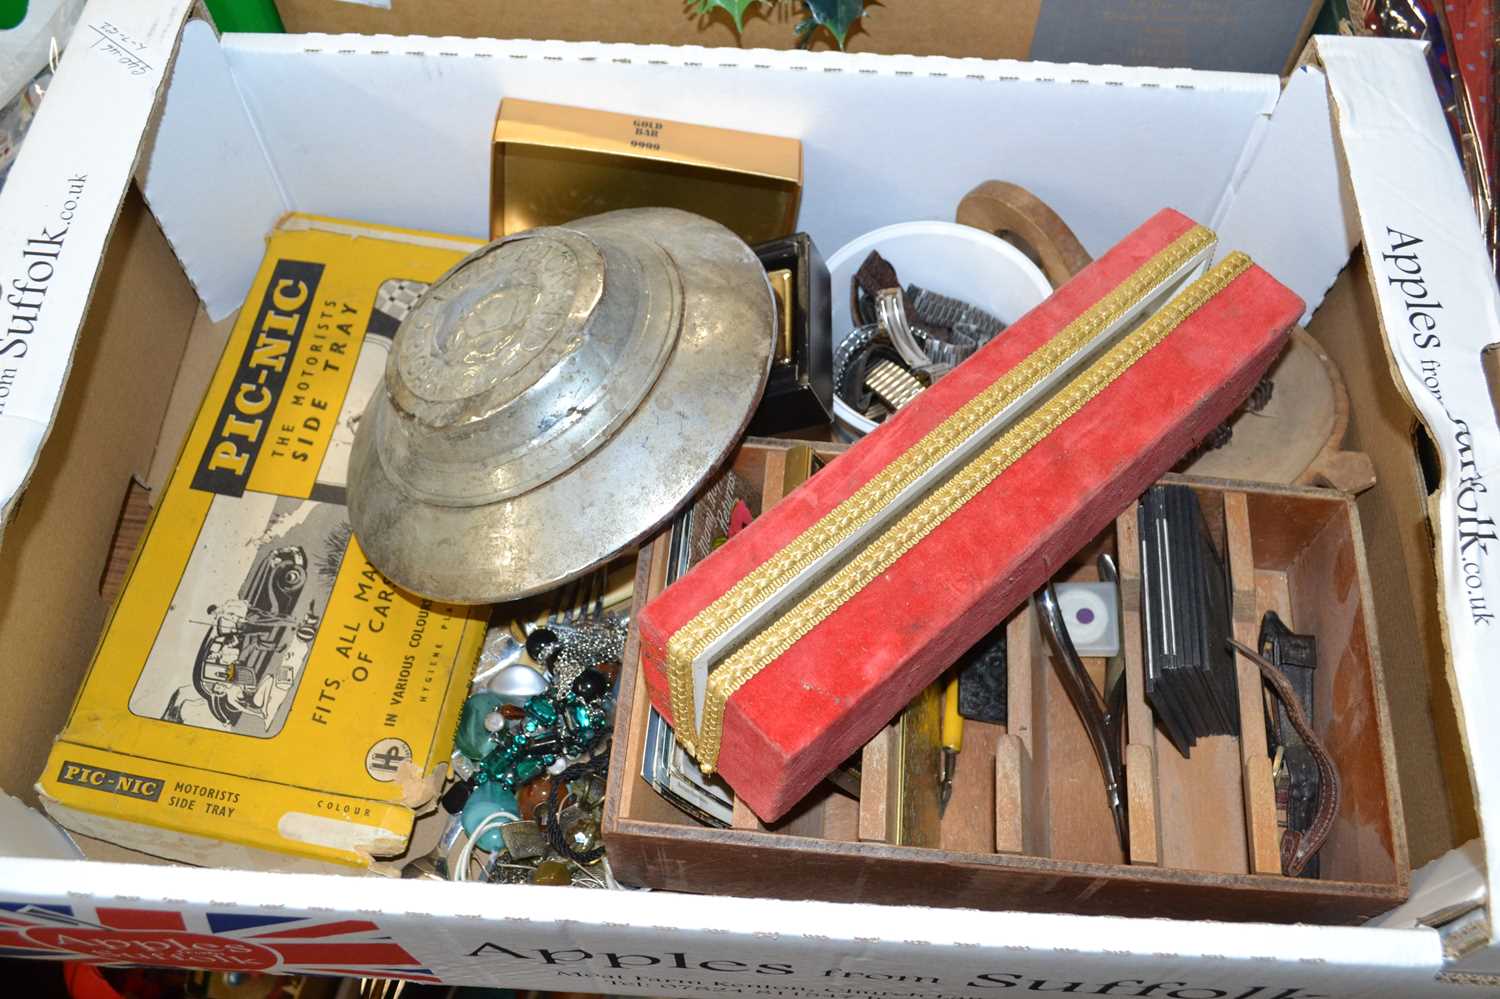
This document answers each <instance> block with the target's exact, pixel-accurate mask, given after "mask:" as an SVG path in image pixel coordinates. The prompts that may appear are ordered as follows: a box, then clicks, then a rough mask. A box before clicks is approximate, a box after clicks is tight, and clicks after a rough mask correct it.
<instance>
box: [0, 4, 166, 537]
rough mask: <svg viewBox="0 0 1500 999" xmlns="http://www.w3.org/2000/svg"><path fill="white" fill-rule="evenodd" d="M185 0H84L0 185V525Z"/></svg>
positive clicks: (40, 431) (38, 427) (24, 467)
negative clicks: (138, 0)
mask: <svg viewBox="0 0 1500 999" xmlns="http://www.w3.org/2000/svg"><path fill="white" fill-rule="evenodd" d="M190 6H191V4H190V2H189V0H172V2H170V3H156V4H150V5H144V6H143V5H140V4H135V3H131V2H130V0H93V2H92V3H90V4H89V6H88V7H87V8H86V9H85V10H84V13H83V16H82V18H81V19H80V20H79V22H78V25H77V27H76V28H75V29H74V31H73V37H72V39H71V40H70V41H69V42H68V46H67V51H66V54H65V55H64V56H63V60H62V63H61V64H60V65H59V67H58V73H57V75H56V76H55V77H54V78H53V81H52V84H51V85H50V86H49V87H48V91H47V97H46V99H45V100H43V101H42V105H41V108H40V109H39V110H38V112H37V116H36V119H35V120H34V121H33V122H32V124H31V130H30V131H29V132H28V133H27V136H26V142H25V144H24V145H23V146H22V147H21V155H20V156H19V157H17V159H16V162H15V164H14V165H13V166H12V167H11V172H10V175H9V177H8V178H7V179H6V183H5V186H4V188H3V189H0V286H3V288H4V292H3V295H0V299H3V302H4V304H3V306H0V319H3V321H4V323H5V325H4V326H3V327H0V529H3V527H4V525H5V523H6V522H7V521H8V520H9V519H10V514H11V510H12V508H13V507H14V505H15V503H16V501H17V499H18V498H19V497H20V495H21V491H22V489H23V488H24V487H25V484H26V480H27V478H28V477H29V476H30V475H31V469H32V467H33V465H34V464H35V462H36V456H37V453H38V452H40V451H41V448H42V443H43V442H44V441H45V440H46V439H47V434H48V432H49V431H50V430H51V428H52V420H53V418H54V416H55V415H56V413H57V404H58V400H59V399H60V398H61V396H62V387H63V383H64V381H65V380H66V379H67V375H68V368H69V366H70V365H71V364H72V360H73V347H74V344H75V342H76V340H77V337H78V329H79V326H80V324H81V323H82V322H83V314H84V310H85V309H86V308H87V306H88V301H89V295H90V294H91V293H92V291H93V287H94V280H95V278H96V277H97V276H98V273H99V263H100V261H101V260H102V259H103V254H104V244H105V242H106V240H108V238H109V232H110V229H111V228H113V226H114V223H115V215H116V213H117V212H118V211H119V208H120V200H121V199H122V198H123V197H124V196H125V185H126V184H128V183H129V182H130V177H131V173H132V171H133V170H134V166H135V160H136V155H137V153H138V151H139V150H140V148H141V144H142V142H143V141H144V140H145V136H146V130H147V123H148V122H149V121H150V118H151V114H152V111H153V109H154V108H155V107H156V103H157V100H158V98H159V97H160V91H161V88H162V86H163V84H164V83H165V81H166V79H167V73H168V70H169V69H170V67H171V64H172V57H173V54H174V53H175V52H176V50H177V39H178V35H179V32H180V30H181V27H182V20H183V18H184V17H185V16H187V11H188V9H189V7H190Z"/></svg>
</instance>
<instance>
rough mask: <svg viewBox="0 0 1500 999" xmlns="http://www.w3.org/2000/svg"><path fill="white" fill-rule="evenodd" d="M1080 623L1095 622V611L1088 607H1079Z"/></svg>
mask: <svg viewBox="0 0 1500 999" xmlns="http://www.w3.org/2000/svg"><path fill="white" fill-rule="evenodd" d="M1078 623H1079V624H1093V623H1094V612H1093V611H1092V610H1090V609H1089V608H1087V607H1080V608H1078Z"/></svg>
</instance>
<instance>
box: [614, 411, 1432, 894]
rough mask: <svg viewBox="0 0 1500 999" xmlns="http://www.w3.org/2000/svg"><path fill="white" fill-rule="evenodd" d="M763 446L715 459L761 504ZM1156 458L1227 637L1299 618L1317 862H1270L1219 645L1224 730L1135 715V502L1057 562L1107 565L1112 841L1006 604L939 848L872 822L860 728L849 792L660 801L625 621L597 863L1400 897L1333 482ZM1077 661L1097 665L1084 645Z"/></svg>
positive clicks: (713, 886) (655, 883)
mask: <svg viewBox="0 0 1500 999" xmlns="http://www.w3.org/2000/svg"><path fill="white" fill-rule="evenodd" d="M784 447H785V445H781V444H778V443H775V442H770V441H764V442H753V443H747V444H746V446H745V447H744V448H742V449H741V451H740V452H739V454H738V456H737V457H736V460H735V469H736V471H737V472H739V473H740V474H742V475H746V476H748V477H750V478H751V479H752V481H761V482H763V483H765V486H766V488H765V491H764V493H763V498H764V508H769V507H770V505H772V504H773V503H775V502H776V501H777V500H779V499H780V498H781V495H780V489H781V480H782V470H783V468H784V464H785V453H784ZM832 456H833V453H832V452H830V454H829V455H828V457H830V458H831V457H832ZM1172 479H1173V481H1178V482H1182V483H1185V484H1188V485H1190V486H1192V488H1193V489H1194V490H1195V491H1196V492H1197V493H1198V496H1199V499H1200V502H1201V504H1202V506H1203V510H1204V514H1205V517H1206V519H1207V521H1208V523H1209V527H1210V532H1211V533H1212V534H1213V535H1214V537H1215V541H1216V543H1217V544H1218V545H1219V547H1220V550H1221V551H1222V552H1225V553H1227V556H1228V560H1229V564H1230V575H1231V582H1232V586H1233V593H1234V620H1235V633H1236V636H1237V637H1238V638H1240V640H1241V641H1245V642H1247V643H1249V644H1252V645H1253V644H1254V642H1255V639H1256V634H1257V632H1258V629H1259V622H1260V618H1261V615H1262V614H1263V613H1264V611H1265V610H1267V609H1271V608H1274V609H1276V610H1277V611H1278V613H1280V614H1281V616H1282V619H1283V620H1284V621H1286V622H1287V624H1288V625H1290V626H1291V627H1292V628H1293V629H1294V630H1297V631H1304V632H1312V633H1313V634H1315V635H1316V636H1317V639H1318V650H1319V669H1318V681H1317V682H1318V688H1317V691H1316V695H1315V696H1316V701H1317V704H1318V705H1319V708H1318V711H1317V718H1316V720H1315V721H1316V725H1317V728H1318V730H1319V734H1320V735H1321V736H1322V737H1323V739H1324V740H1325V742H1326V743H1327V745H1328V747H1329V750H1330V752H1331V753H1332V755H1333V756H1334V759H1335V762H1336V763H1337V764H1338V767H1339V770H1340V774H1341V775H1342V780H1343V786H1344V796H1343V800H1342V802H1341V804H1340V809H1339V816H1338V821H1337V823H1336V824H1335V827H1334V830H1333V833H1332V835H1331V836H1330V838H1329V840H1328V843H1327V844H1326V845H1325V846H1324V848H1323V850H1322V853H1321V855H1320V856H1321V863H1322V874H1323V878H1322V879H1320V880H1312V879H1298V878H1287V877H1283V876H1282V875H1281V873H1280V861H1279V854H1278V845H1279V831H1278V829H1277V826H1276V812H1275V801H1274V794H1273V791H1272V785H1271V762H1270V759H1269V758H1268V756H1267V754H1266V746H1265V722H1264V715H1263V710H1264V699H1263V697H1262V695H1261V689H1260V681H1259V678H1258V675H1257V673H1256V670H1255V667H1254V666H1253V665H1251V664H1249V663H1248V662H1245V661H1243V660H1242V661H1241V663H1240V668H1241V675H1240V689H1241V697H1240V707H1241V731H1242V733H1243V737H1242V738H1240V739H1236V738H1233V737H1228V736H1221V737H1216V738H1213V739H1208V740H1203V741H1200V742H1199V744H1198V746H1197V747H1196V748H1195V749H1194V751H1193V754H1192V757H1191V758H1190V759H1184V758H1183V757H1182V756H1180V755H1179V754H1178V753H1177V751H1176V750H1175V749H1173V748H1172V746H1171V744H1170V743H1169V742H1167V740H1166V739H1165V737H1164V736H1163V735H1162V734H1161V733H1160V732H1158V731H1157V730H1156V727H1155V724H1154V722H1153V719H1152V717H1151V714H1150V710H1149V708H1148V707H1147V705H1146V703H1145V692H1144V677H1143V670H1144V665H1143V662H1142V653H1141V639H1140V635H1141V632H1140V627H1141V624H1140V595H1139V594H1140V586H1139V579H1140V556H1139V548H1138V544H1137V539H1136V529H1135V523H1136V519H1135V518H1136V511H1135V506H1134V505H1132V506H1131V508H1130V509H1128V510H1126V511H1125V512H1124V513H1122V514H1121V516H1120V517H1119V518H1118V520H1117V521H1116V523H1115V526H1114V528H1113V529H1111V530H1109V531H1106V532H1105V533H1104V534H1102V535H1101V536H1100V537H1099V538H1097V539H1096V540H1095V541H1094V543H1093V544H1092V545H1090V546H1089V547H1088V548H1087V549H1085V550H1084V551H1082V552H1080V553H1079V554H1078V555H1077V556H1076V557H1075V558H1074V559H1073V560H1072V561H1071V562H1070V563H1069V564H1068V565H1067V566H1066V567H1064V569H1063V571H1062V572H1061V573H1060V577H1061V578H1071V579H1089V578H1096V574H1095V570H1094V559H1095V556H1096V555H1097V554H1098V553H1100V552H1109V553H1111V554H1114V555H1115V556H1116V557H1117V559H1118V562H1119V566H1120V574H1121V581H1122V590H1123V594H1124V598H1123V600H1122V603H1123V615H1122V616H1123V624H1124V642H1125V652H1126V670H1127V674H1126V675H1127V682H1128V694H1127V719H1126V724H1127V732H1128V736H1127V743H1128V745H1127V757H1126V762H1127V770H1126V783H1127V789H1128V792H1129V797H1130V816H1131V820H1130V841H1131V850H1130V856H1129V857H1128V858H1126V857H1124V856H1122V855H1121V850H1120V846H1119V843H1118V840H1117V839H1116V837H1115V833H1114V827H1113V823H1112V821H1111V819H1110V815H1109V811H1108V808H1107V806H1106V803H1105V798H1104V794H1103V787H1102V784H1101V781H1100V776H1099V771H1098V767H1097V764H1096V763H1095V761H1094V757H1093V754H1092V752H1091V751H1090V749H1089V745H1088V743H1087V741H1086V739H1085V736H1084V732H1083V727H1082V724H1081V722H1080V721H1079V719H1078V716H1077V715H1076V713H1075V712H1074V710H1073V708H1072V706H1071V704H1070V703H1069V702H1068V700H1067V697H1066V695H1065V693H1064V691H1063V688H1062V687H1061V685H1060V684H1059V682H1058V680H1057V677H1056V673H1055V671H1054V670H1053V669H1052V667H1051V664H1050V662H1049V660H1048V658H1047V653H1046V651H1045V649H1044V647H1043V645H1042V643H1041V641H1040V637H1039V635H1038V633H1037V629H1036V623H1035V621H1034V619H1033V617H1032V614H1031V611H1030V609H1029V608H1022V609H1021V610H1019V611H1017V612H1016V613H1015V614H1014V615H1012V617H1011V618H1010V619H1009V621H1008V623H1007V628H1008V638H1009V648H1010V651H1009V691H1008V694H1009V719H1008V720H1009V724H1008V725H1007V726H999V725H986V724H982V723H978V722H969V723H967V724H966V725H965V734H964V749H963V752H962V753H961V754H960V757H959V763H958V768H957V771H956V775H955V782H954V791H953V798H952V800H951V802H950V803H949V806H948V808H947V810H946V812H945V813H944V815H943V818H942V825H941V847H940V848H937V849H931V848H922V847H912V846H893V845H890V844H888V843H886V842H882V840H883V839H884V838H885V829H886V822H885V819H886V812H887V809H888V807H889V805H890V803H889V802H888V801H887V800H886V787H887V782H886V781H885V780H884V779H881V777H880V775H881V774H882V773H883V772H884V765H885V763H886V761H887V754H886V752H885V750H884V747H883V740H882V738H881V737H877V738H876V739H875V740H873V741H872V742H871V744H870V746H869V747H867V748H866V750H865V754H864V761H863V770H864V779H863V782H862V791H861V797H860V799H859V800H858V801H856V800H855V799H853V798H850V797H848V796H846V795H843V794H840V793H838V792H836V791H834V790H833V789H832V788H830V787H828V786H827V785H824V786H823V787H821V788H820V789H819V790H818V791H815V792H814V793H813V794H812V795H809V796H808V798H807V799H806V800H805V801H804V802H803V803H802V805H801V806H799V807H798V808H797V809H795V810H794V811H793V812H792V813H791V814H790V815H788V816H787V817H785V818H784V819H782V820H781V821H779V822H777V823H775V824H774V825H773V826H770V827H767V826H765V825H763V824H762V823H761V822H760V821H759V820H757V819H756V817H755V816H754V815H753V814H751V812H750V811H749V809H747V808H745V807H744V806H743V805H737V807H736V808H735V812H734V823H733V827H732V828H729V829H711V828H705V827H703V826H701V825H699V824H697V823H696V822H695V821H694V820H693V819H691V818H689V817H688V816H687V815H685V814H684V813H682V812H680V811H678V810H677V809H676V808H675V807H673V806H672V805H671V804H669V803H668V802H666V801H665V800H663V799H662V798H661V797H660V796H659V795H657V793H656V792H655V790H654V789H652V788H651V787H650V786H649V785H647V784H646V783H645V781H643V780H642V779H641V775H640V774H641V759H642V751H643V741H644V736H645V728H646V716H647V712H648V710H649V699H648V698H647V696H646V689H645V683H644V680H643V679H642V677H641V676H640V666H639V660H638V657H637V653H636V648H635V644H634V637H633V636H632V640H631V644H630V645H628V646H627V648H626V661H625V669H624V675H623V677H622V681H621V690H620V707H619V713H618V717H617V720H616V731H615V735H614V743H613V758H612V760H611V766H610V774H609V790H608V797H607V800H606V804H605V820H604V836H605V841H606V844H607V846H608V849H609V858H610V864H611V867H612V868H613V871H614V874H615V876H616V877H617V878H618V879H619V880H621V881H622V882H624V883H626V884H639V885H645V886H649V887H652V888H657V889H667V890H672V891H684V892H697V893H713V894H723V895H741V896H766V897H773V898H788V899H822V900H829V901H846V902H875V903H883V904H894V905H902V904H905V905H930V906H942V907H967V908H980V909H990V910H1005V909H1016V910H1027V911H1038V912H1075V913H1084V914H1113V915H1131V916H1162V917H1174V918H1186V919H1220V920H1233V921H1249V920H1256V921H1266V920H1268V921H1284V922H1307V923H1357V922H1360V921H1362V920H1364V919H1366V918H1369V917H1370V916H1373V915H1376V914H1378V913H1381V912H1384V911H1387V910H1389V909H1390V908H1391V907H1393V906H1394V905H1396V904H1398V903H1399V902H1401V901H1402V900H1404V899H1405V897H1406V894H1407V890H1408V881H1409V866H1408V860H1407V852H1406V842H1405V833H1404V829H1405V826H1404V823H1403V820H1402V815H1401V804H1400V795H1399V791H1398V789H1397V785H1396V779H1395V774H1396V770H1395V757H1394V752H1393V749H1392V746H1391V742H1390V722H1389V719H1388V718H1387V714H1386V701H1385V692H1384V685H1383V680H1382V676H1381V668H1380V658H1379V653H1378V651H1377V649H1376V646H1375V640H1374V633H1375V632H1374V626H1373V624H1374V622H1373V620H1372V617H1371V608H1372V606H1373V604H1372V601H1371V597H1370V592H1369V581H1368V578H1367V573H1366V568H1365V561H1364V553H1363V549H1362V545H1361V540H1360V539H1361V535H1360V532H1359V524H1358V514H1357V512H1356V510H1355V507H1354V504H1353V501H1352V500H1351V499H1350V498H1348V497H1347V496H1345V495H1343V494H1340V493H1337V492H1333V491H1331V490H1315V489H1305V488H1298V487H1283V486H1266V485H1251V484H1245V483H1233V482H1228V481H1224V480H1215V479H1200V478H1191V477H1172ZM666 554H667V538H666V537H665V535H664V536H662V537H660V538H658V539H657V540H656V541H654V542H653V543H651V544H650V545H648V546H646V547H645V548H643V549H642V553H641V559H640V563H639V566H638V569H637V581H636V595H635V607H636V608H637V609H638V608H639V607H640V606H641V605H642V604H643V603H644V602H645V601H646V600H648V599H650V598H651V597H652V596H654V595H655V594H656V593H658V592H660V590H661V589H662V587H663V585H664V582H665V575H666ZM1086 664H1087V665H1088V666H1089V667H1090V669H1091V671H1092V672H1094V673H1095V674H1096V681H1097V680H1100V679H1102V675H1103V670H1104V661H1103V660H1102V659H1099V660H1086Z"/></svg>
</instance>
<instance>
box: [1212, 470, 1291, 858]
mask: <svg viewBox="0 0 1500 999" xmlns="http://www.w3.org/2000/svg"><path fill="white" fill-rule="evenodd" d="M1224 535H1225V547H1226V548H1227V549H1228V553H1229V580H1230V587H1231V590H1232V595H1233V600H1234V604H1233V606H1234V611H1233V614H1234V637H1235V638H1236V639H1238V640H1239V641H1240V642H1242V643H1244V644H1245V645H1248V646H1250V647H1251V648H1252V649H1253V648H1255V647H1256V643H1257V642H1258V641H1259V633H1260V618H1261V611H1260V608H1259V607H1258V606H1257V601H1256V596H1255V593H1256V586H1255V553H1254V549H1253V547H1252V545H1251V541H1250V512H1249V507H1248V505H1247V504H1246V501H1245V494H1244V493H1240V492H1226V493H1225V494H1224ZM1235 670H1236V674H1237V678H1238V680H1239V694H1240V759H1241V761H1242V763H1243V766H1244V795H1245V832H1246V836H1247V839H1248V843H1247V844H1246V845H1247V847H1248V850H1249V864H1250V873H1252V874H1280V873H1281V833H1280V830H1278V829H1277V827H1276V788H1275V785H1274V784H1273V783H1272V777H1271V759H1270V756H1269V755H1268V754H1267V752H1266V710H1265V696H1264V695H1263V694H1262V693H1261V678H1260V668H1259V667H1257V666H1256V665H1255V663H1253V662H1251V661H1250V660H1249V659H1246V658H1245V657H1244V656H1241V655H1236V656H1235Z"/></svg>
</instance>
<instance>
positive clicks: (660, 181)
mask: <svg viewBox="0 0 1500 999" xmlns="http://www.w3.org/2000/svg"><path fill="white" fill-rule="evenodd" d="M493 155H494V160H493V163H492V171H491V175H490V176H491V191H490V238H491V239H498V238H499V237H501V236H505V235H509V234H511V233H516V232H521V231H523V230H526V229H531V228H535V227H536V226H543V225H562V224H565V223H567V222H571V221H573V220H574V219H578V218H583V217H585V216H588V215H597V214H599V213H600V212H608V211H614V210H615V209H619V208H643V207H655V206H665V207H669V208H681V209H684V210H686V211H690V212H696V213H697V214H699V215H704V216H707V217H708V218H711V219H714V220H715V221H717V222H720V223H722V224H723V225H725V226H727V227H728V228H729V229H730V230H732V231H733V232H735V233H736V234H737V235H738V236H739V237H740V238H741V239H743V240H745V242H747V243H751V244H755V243H762V242H766V241H768V240H772V239H778V238H780V237H783V236H788V235H790V234H791V233H792V232H793V231H794V230H795V229H796V223H797V207H798V203H799V201H800V200H801V194H802V144H801V143H800V142H799V141H797V140H796V139H788V138H783V137H781V136H774V135H760V134H756V133H753V132H739V131H734V130H732V129H727V128H710V127H708V126H705V125H689V124H684V123H682V122H675V121H663V120H661V119H658V118H652V117H648V116H643V115H629V114H615V113H613V112H608V111H592V110H589V109H587V108H575V107H566V106H563V105H560V104H544V103H540V102H537V101H523V100H516V99H514V98H507V99H505V100H503V101H501V102H500V113H499V115H498V116H497V118H496V121H495V135H494V153H493Z"/></svg>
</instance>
